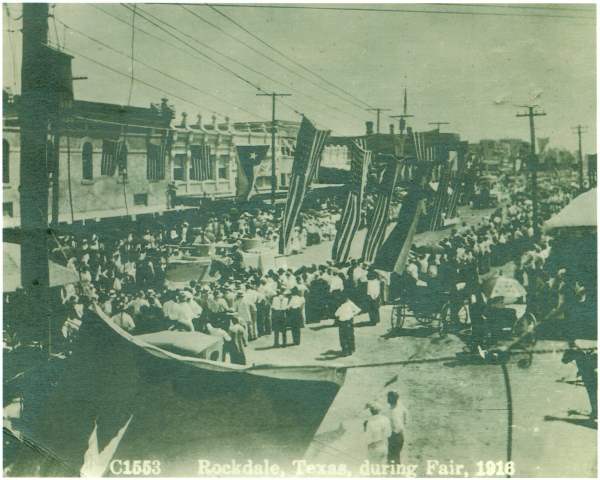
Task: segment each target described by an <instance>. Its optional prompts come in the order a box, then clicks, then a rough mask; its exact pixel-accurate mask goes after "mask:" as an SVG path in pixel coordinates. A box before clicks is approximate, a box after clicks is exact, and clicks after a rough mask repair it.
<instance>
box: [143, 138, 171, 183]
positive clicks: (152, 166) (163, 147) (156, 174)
mask: <svg viewBox="0 0 600 480" xmlns="http://www.w3.org/2000/svg"><path fill="white" fill-rule="evenodd" d="M172 142H173V132H172V131H171V130H168V131H166V132H165V133H164V134H163V137H162V139H161V142H160V144H158V145H157V144H155V143H152V142H150V141H149V140H148V142H147V143H146V154H147V161H146V178H147V179H148V180H164V179H165V170H166V168H165V165H166V160H167V155H168V153H169V151H170V150H171V144H172Z"/></svg>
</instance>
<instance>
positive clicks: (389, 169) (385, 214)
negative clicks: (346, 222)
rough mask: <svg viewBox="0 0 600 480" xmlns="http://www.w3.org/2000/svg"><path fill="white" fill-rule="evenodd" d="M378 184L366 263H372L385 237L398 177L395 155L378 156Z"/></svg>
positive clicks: (365, 257) (368, 229) (365, 258)
mask: <svg viewBox="0 0 600 480" xmlns="http://www.w3.org/2000/svg"><path fill="white" fill-rule="evenodd" d="M375 168H376V171H377V184H376V186H375V190H376V193H375V208H374V209H373V212H372V213H371V215H370V218H369V223H368V227H367V234H366V236H365V243H364V245H363V251H362V258H363V261H365V262H372V261H373V260H375V256H376V255H377V252H378V250H379V248H380V247H381V244H382V243H383V240H384V237H385V230H386V227H387V224H388V220H389V214H390V205H391V203H392V194H393V193H394V187H395V186H396V179H397V177H398V171H399V162H398V158H397V157H396V156H395V155H384V154H380V155H378V156H377V159H376V165H375Z"/></svg>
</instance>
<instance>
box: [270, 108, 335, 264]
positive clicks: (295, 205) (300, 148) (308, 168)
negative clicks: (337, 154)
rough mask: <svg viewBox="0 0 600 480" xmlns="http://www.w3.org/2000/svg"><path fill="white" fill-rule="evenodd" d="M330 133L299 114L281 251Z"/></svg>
mask: <svg viewBox="0 0 600 480" xmlns="http://www.w3.org/2000/svg"><path fill="white" fill-rule="evenodd" d="M330 133H331V130H318V129H317V128H316V127H315V126H314V125H313V124H312V122H311V121H310V120H308V119H307V118H306V117H302V123H301V124H300V130H299V131H298V138H297V141H296V151H295V152H294V163H293V165H292V176H291V180H290V188H289V190H288V196H287V202H286V205H285V210H284V213H283V219H282V222H281V233H280V235H279V253H281V254H283V253H285V248H286V247H287V244H288V242H289V240H290V237H291V235H292V231H293V230H294V226H295V225H296V222H297V221H298V216H299V215H300V209H301V208H302V202H303V201H304V195H305V194H306V190H307V189H308V188H309V187H310V184H311V182H312V180H313V178H314V177H315V174H316V173H317V169H318V167H319V163H320V161H321V154H322V153H323V147H324V146H325V141H326V140H327V137H329V134H330Z"/></svg>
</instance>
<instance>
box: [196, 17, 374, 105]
mask: <svg viewBox="0 0 600 480" xmlns="http://www.w3.org/2000/svg"><path fill="white" fill-rule="evenodd" d="M207 7H209V8H210V9H212V10H213V11H215V12H217V13H218V14H219V15H221V16H222V17H224V18H226V19H227V20H229V21H230V22H231V23H233V24H234V25H236V26H237V27H239V28H241V29H242V30H243V31H244V32H246V33H247V34H248V35H250V36H251V37H252V38H254V39H256V40H258V41H259V42H260V43H262V44H263V45H265V46H266V47H268V48H269V49H271V50H273V51H274V52H276V53H278V54H279V55H281V56H282V57H283V58H285V59H286V60H288V61H290V62H292V63H293V64H294V65H296V66H298V67H300V68H302V69H303V70H305V71H306V72H308V73H311V74H313V75H314V76H315V77H317V78H319V79H320V80H321V81H323V82H325V83H327V84H328V85H331V86H332V87H334V88H336V89H338V90H339V91H341V92H343V93H345V94H346V95H348V96H349V97H351V98H353V99H354V100H357V101H358V102H360V103H362V104H363V108H364V107H367V108H373V106H372V105H369V104H368V103H367V102H365V101H363V100H361V99H360V98H358V97H357V96H355V95H353V94H352V93H350V92H348V91H346V90H344V89H343V88H341V87H340V86H338V85H336V84H334V83H333V82H330V81H329V80H327V79H326V78H324V77H323V76H322V75H319V74H318V73H317V72H315V71H314V70H312V69H310V68H308V67H306V66H304V65H302V64H301V63H299V62H297V61H296V60H294V59H293V58H291V57H290V56H289V55H286V54H285V53H284V52H282V51H281V50H279V49H278V48H275V47H274V46H273V45H271V44H270V43H268V42H266V41H264V40H263V39H262V38H260V37H259V36H258V35H256V34H255V33H253V32H252V31H250V30H248V29H247V28H246V27H244V26H243V25H241V24H240V23H239V22H237V21H236V20H234V19H233V18H231V17H230V16H229V15H227V14H225V13H223V12H221V11H220V10H219V9H218V8H216V7H214V6H212V5H207Z"/></svg>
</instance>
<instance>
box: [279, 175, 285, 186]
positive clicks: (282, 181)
mask: <svg viewBox="0 0 600 480" xmlns="http://www.w3.org/2000/svg"><path fill="white" fill-rule="evenodd" d="M279 185H280V186H281V187H285V186H286V185H287V175H286V174H285V173H281V174H279Z"/></svg>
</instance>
